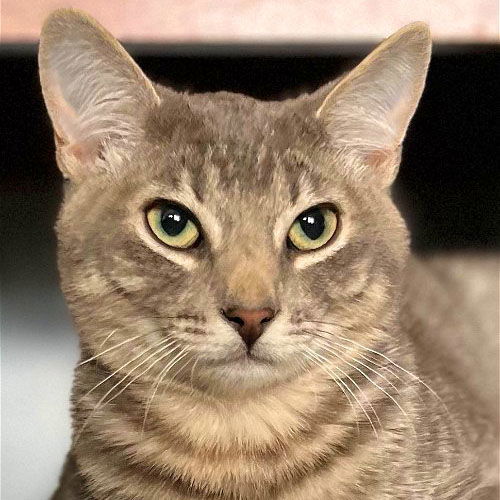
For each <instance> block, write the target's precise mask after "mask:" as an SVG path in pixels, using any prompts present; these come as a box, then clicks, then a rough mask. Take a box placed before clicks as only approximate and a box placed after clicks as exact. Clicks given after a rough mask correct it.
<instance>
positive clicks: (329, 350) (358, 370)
mask: <svg viewBox="0 0 500 500" xmlns="http://www.w3.org/2000/svg"><path fill="white" fill-rule="evenodd" d="M320 346H321V344H320ZM321 347H322V348H323V349H325V350H326V351H328V352H330V353H331V354H333V355H334V356H335V357H336V358H338V359H339V360H341V361H343V362H344V363H346V364H348V365H349V366H351V367H352V368H354V369H355V370H356V371H357V372H359V373H360V374H361V375H362V376H363V377H364V378H365V379H366V380H368V381H369V382H370V383H371V384H372V385H373V386H374V387H376V388H377V389H378V390H379V391H381V392H382V393H383V394H385V395H386V396H387V397H388V398H389V399H390V400H391V401H392V402H393V403H394V404H395V405H396V406H397V408H398V409H399V411H400V412H401V413H402V414H403V416H404V417H405V419H406V420H407V421H408V423H409V424H410V426H411V427H412V429H413V432H414V434H415V436H416V435H417V431H416V429H415V427H414V426H413V423H412V422H411V419H410V418H409V416H408V414H407V413H406V411H405V410H404V409H403V407H402V406H401V405H400V404H399V403H398V402H397V400H396V399H395V398H394V397H393V396H392V395H391V394H389V393H388V392H387V391H386V390H385V389H384V388H383V387H382V386H381V385H379V384H378V383H377V382H375V381H374V380H373V379H372V378H371V377H370V376H369V375H367V374H366V373H365V372H364V371H363V370H361V369H360V368H359V367H357V366H355V365H353V364H352V363H350V362H349V361H346V360H345V359H344V358H342V357H341V356H339V355H338V354H336V353H335V352H334V351H333V350H332V349H331V348H328V347H326V346H325V345H322V346H321ZM336 351H337V352H339V351H338V350H336ZM363 366H366V365H363ZM371 371H373V372H374V373H376V374H377V375H379V376H381V377H383V375H381V374H380V373H378V372H376V371H375V370H371ZM383 378H384V379H385V377H383ZM385 380H387V379H385ZM370 406H371V405H370ZM379 423H380V421H379Z"/></svg>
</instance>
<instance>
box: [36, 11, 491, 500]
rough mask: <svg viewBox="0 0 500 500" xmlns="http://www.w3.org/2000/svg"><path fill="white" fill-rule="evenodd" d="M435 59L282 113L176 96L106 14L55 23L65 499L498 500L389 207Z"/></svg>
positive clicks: (326, 91)
mask: <svg viewBox="0 0 500 500" xmlns="http://www.w3.org/2000/svg"><path fill="white" fill-rule="evenodd" d="M430 53H431V40H430V34H429V29H428V27H427V26H426V25H425V24H423V23H414V24H411V25H408V26H406V27H404V28H402V29H401V30H400V31H398V32H397V33H395V34H393V35H392V36H391V37H389V38H388V39H386V40H385V41H383V42H382V43H381V44H380V45H379V46H378V47H377V48H376V49H375V50H374V51H373V52H372V53H371V54H370V55H368V57H366V58H365V59H364V60H363V61H362V62H361V63H360V64H359V65H358V66H357V67H355V68H354V69H353V70H352V71H350V72H349V73H347V74H346V75H343V76H341V77H340V78H338V79H336V80H334V81H333V82H332V83H330V84H327V85H325V86H323V87H322V88H320V89H318V90H317V91H315V92H313V93H311V94H305V95H302V96H300V97H298V98H296V99H287V100H283V101H280V102H263V101H258V100H255V99H253V98H250V97H247V96H242V95H237V94H232V93H229V92H217V93H212V94H188V93H177V92H174V91H173V90H170V89H168V88H165V87H162V86H160V85H156V84H154V83H152V82H151V81H150V80H149V79H148V78H147V77H146V76H145V75H144V73H143V72H142V71H141V70H140V69H139V67H138V66H137V65H136V64H135V62H134V61H133V60H132V59H131V58H130V56H129V55H128V54H127V53H126V52H125V50H124V49H123V48H122V47H121V45H119V43H118V42H117V41H116V40H115V39H114V38H113V37H112V36H111V35H110V34H109V33H108V32H107V31H105V30H104V28H102V27H101V26H100V25H98V23H97V22H96V21H94V20H93V19H91V18H90V17H89V16H87V15H86V14H84V13H82V12H79V11H76V10H72V9H63V10H58V11H56V12H54V13H53V14H52V15H51V16H50V17H49V18H48V19H47V21H46V22H45V25H44V27H43V30H42V34H41V38H40V49H39V67H40V78H41V85H42V91H43V96H44V99H45V102H46V105H47V109H48V113H49V116H50V118H51V120H52V124H53V127H54V135H55V141H56V146H57V147H56V160H57V164H58V166H59V168H60V170H61V172H62V174H63V176H64V178H65V179H66V180H67V183H66V186H67V189H66V192H65V198H64V202H63V205H62V208H61V211H60V214H59V218H58V221H57V225H56V231H57V235H58V263H59V271H60V277H61V285H62V289H63V292H64V295H65V297H66V300H67V303H68V306H69V308H70V310H71V313H72V317H73V319H74V323H75V325H76V327H77V329H78V331H79V334H80V346H81V361H80V363H79V364H78V366H77V368H76V371H75V379H74V385H73V393H72V419H73V438H72V446H71V450H70V453H69V455H68V458H67V462H66V465H65V469H64V471H63V474H62V477H61V484H60V487H59V489H58V490H57V492H56V493H55V495H54V498H55V499H65V500H67V499H109V498H112V499H118V500H125V499H145V500H147V499H179V500H180V499H215V498H217V499H242V500H243V499H252V500H254V499H259V500H266V499H294V500H295V499H297V500H299V499H317V500H321V499H338V500H345V499H363V498H366V499H372V500H379V499H429V498H432V499H458V498H466V499H468V498H470V499H478V498H494V497H495V495H496V494H497V492H498V490H497V489H496V485H495V483H494V480H493V479H492V477H493V476H494V474H492V472H491V471H492V470H494V467H495V465H494V459H491V460H489V459H487V458H486V457H487V456H488V457H489V455H487V454H488V452H489V451H488V449H487V448H488V445H489V444H491V443H492V442H494V439H495V436H497V434H496V432H497V430H496V428H495V425H494V423H492V422H493V420H492V419H489V418H488V417H487V416H485V415H483V413H482V412H481V411H478V408H477V406H478V405H477V404H475V403H474V401H475V399H474V397H475V396H474V394H473V393H472V392H470V393H469V392H467V391H466V389H464V388H456V387H455V385H454V378H453V377H452V374H451V373H450V371H449V370H448V367H447V366H443V364H442V363H441V362H440V359H439V353H436V352H433V349H432V348H429V345H428V344H427V342H423V341H422V339H423V338H424V336H423V333H422V332H423V331H425V329H426V326H428V325H429V324H430V323H431V322H429V321H427V319H426V317H425V316H426V313H425V311H424V312H422V311H419V310H418V308H417V307H415V304H414V303H413V301H412V296H411V295H410V292H409V291H410V290H411V288H412V287H413V288H418V290H417V291H420V292H422V290H423V289H424V288H425V286H427V285H428V284H429V282H430V281H429V280H428V279H423V278H422V277H423V276H426V275H425V271H424V268H425V265H424V263H423V262H417V261H415V260H414V259H413V258H412V257H410V252H409V245H408V239H409V238H408V233H407V230H406V226H405V224H404V222H403V220H402V218H401V216H400V215H399V212H398V211H397V209H396V208H395V206H394V205H393V203H392V201H391V198H390V191H389V188H390V186H391V184H392V182H393V180H394V178H395V176H396V173H397V170H398V166H399V162H400V156H401V144H402V141H403V138H404V135H405V133H406V129H407V127H408V124H409V121H410V120H411V117H412V115H413V113H414V111H415V108H416V106H417V103H418V100H419V98H420V95H421V93H422V90H423V87H424V83H425V77H426V72H427V67H428V64H429V59H430ZM416 277H420V280H421V286H419V287H415V283H417V282H416V281H415V279H416ZM440 297H441V294H439V293H438V294H436V297H435V301H436V303H438V302H439V300H440ZM436 307H437V306H436ZM436 314H438V313H436ZM492 464H493V465H492ZM492 467H493V469H492Z"/></svg>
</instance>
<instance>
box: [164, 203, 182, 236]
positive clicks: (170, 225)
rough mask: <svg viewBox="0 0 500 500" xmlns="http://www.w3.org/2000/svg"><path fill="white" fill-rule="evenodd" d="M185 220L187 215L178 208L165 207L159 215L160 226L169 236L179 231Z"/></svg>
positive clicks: (175, 234)
mask: <svg viewBox="0 0 500 500" xmlns="http://www.w3.org/2000/svg"><path fill="white" fill-rule="evenodd" d="M187 222H188V218H187V215H186V214H185V213H183V212H182V211H180V210H179V209H178V208H167V209H166V210H165V211H164V212H163V213H162V215H161V226H162V228H163V230H164V231H165V232H166V233H167V234H168V235H169V236H177V235H178V234H179V233H181V232H182V230H183V229H184V228H185V227H186V224H187Z"/></svg>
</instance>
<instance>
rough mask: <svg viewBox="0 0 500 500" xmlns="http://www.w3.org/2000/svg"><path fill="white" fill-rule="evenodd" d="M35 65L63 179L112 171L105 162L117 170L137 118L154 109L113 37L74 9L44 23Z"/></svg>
mask: <svg viewBox="0 0 500 500" xmlns="http://www.w3.org/2000/svg"><path fill="white" fill-rule="evenodd" d="M38 61H39V68H40V80H41V85H42V92H43V96H44V98H45V103H46V105H47V109H48V112H49V116H50V118H51V120H52V123H53V126H54V131H55V135H56V142H57V145H58V151H57V153H58V163H59V166H60V168H61V169H62V170H63V173H64V174H65V175H66V176H68V177H71V178H74V177H82V176H83V175H85V174H86V171H88V170H89V169H90V170H91V169H92V168H93V167H95V166H96V165H99V166H104V167H105V168H108V169H109V168H113V166H110V163H111V164H113V162H109V161H108V162H106V156H108V157H109V158H111V157H112V158H113V161H114V167H116V163H119V162H120V158H122V157H123V154H126V150H127V147H128V148H129V149H130V147H131V145H132V144H133V143H134V140H135V138H136V137H137V134H138V133H139V127H138V125H139V124H138V117H139V116H140V115H141V112H144V109H146V108H147V107H149V106H153V105H155V104H158V103H159V97H158V95H157V94H156V91H155V90H154V88H153V85H152V83H151V82H150V81H149V80H148V78H147V77H146V76H145V75H144V73H143V72H142V71H141V70H140V68H139V67H138V66H137V64H136V63H135V62H134V61H133V60H132V58H131V57H130V56H129V55H128V54H127V52H126V51H125V50H124V49H123V47H122V46H121V45H120V44H119V43H118V42H117V41H116V39H114V38H113V36H112V35H110V34H109V33H108V32H107V31H106V30H105V29H104V28H102V27H101V26H100V25H99V24H98V23H97V22H96V21H95V20H93V19H92V18H90V17H89V16H87V15H86V14H84V13H82V12H79V11H76V10H73V9H61V10H57V11H55V12H54V13H52V14H51V15H50V16H49V18H48V19H47V20H46V22H45V24H44V26H43V29H42V32H41V36H40V47H39V57H38ZM109 158H108V159H109Z"/></svg>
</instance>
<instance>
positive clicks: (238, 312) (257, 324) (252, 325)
mask: <svg viewBox="0 0 500 500" xmlns="http://www.w3.org/2000/svg"><path fill="white" fill-rule="evenodd" d="M221 313H222V315H223V316H224V317H225V318H226V319H227V320H228V321H230V322H231V323H233V326H234V327H235V329H236V331H237V332H238V333H239V335H240V337H241V338H242V339H243V341H244V342H245V344H246V345H247V347H248V349H250V348H251V347H252V345H253V344H254V343H255V341H256V340H257V339H258V338H259V337H260V336H261V335H262V332H263V331H264V324H265V323H269V322H270V321H271V320H272V319H273V318H274V316H275V314H276V313H275V311H274V310H273V309H271V308H269V307H265V308H262V309H243V308H231V309H228V310H221Z"/></svg>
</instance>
